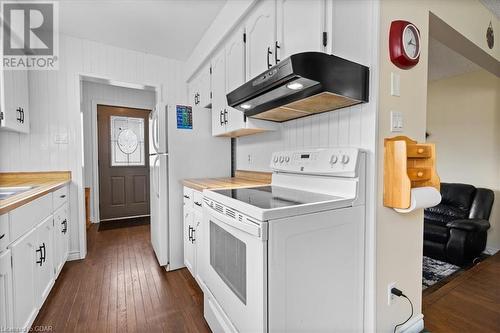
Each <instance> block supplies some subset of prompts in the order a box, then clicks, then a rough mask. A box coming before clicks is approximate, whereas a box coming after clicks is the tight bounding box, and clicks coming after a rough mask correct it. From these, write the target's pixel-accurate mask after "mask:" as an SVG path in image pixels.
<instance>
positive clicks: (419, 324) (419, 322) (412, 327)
mask: <svg viewBox="0 0 500 333" xmlns="http://www.w3.org/2000/svg"><path fill="white" fill-rule="evenodd" d="M423 329H424V315H423V314H421V313H420V314H418V315H416V316H413V318H412V319H410V320H409V321H408V322H407V323H406V324H404V325H403V326H399V327H398V329H397V330H396V332H397V333H420V332H422V331H423Z"/></svg>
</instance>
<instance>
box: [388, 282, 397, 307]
mask: <svg viewBox="0 0 500 333" xmlns="http://www.w3.org/2000/svg"><path fill="white" fill-rule="evenodd" d="M395 287H396V282H391V283H389V284H388V285H387V305H392V303H394V300H395V299H396V295H393V294H392V292H391V290H392V288H395Z"/></svg>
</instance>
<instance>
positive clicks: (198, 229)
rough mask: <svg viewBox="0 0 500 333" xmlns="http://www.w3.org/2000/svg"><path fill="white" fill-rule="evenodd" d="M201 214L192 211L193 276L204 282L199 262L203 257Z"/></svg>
mask: <svg viewBox="0 0 500 333" xmlns="http://www.w3.org/2000/svg"><path fill="white" fill-rule="evenodd" d="M202 219H203V214H202V213H200V212H196V213H194V229H195V231H194V252H195V260H196V264H195V278H196V281H198V283H199V284H200V282H202V284H204V282H203V279H202V277H201V276H202V275H203V274H202V265H203V263H202V262H201V261H202V260H203V258H204V256H203V254H202V252H203V225H202Z"/></svg>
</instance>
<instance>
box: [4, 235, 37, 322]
mask: <svg viewBox="0 0 500 333" xmlns="http://www.w3.org/2000/svg"><path fill="white" fill-rule="evenodd" d="M37 250H38V251H37ZM41 254H42V253H41V250H40V248H39V247H38V239H37V233H36V229H33V230H31V231H30V232H28V233H27V234H25V235H24V236H22V237H21V238H20V239H18V240H17V241H16V242H14V243H13V244H12V245H11V255H12V285H13V288H12V290H13V295H12V296H13V299H14V327H16V328H29V326H30V325H31V323H32V321H33V320H34V319H35V315H36V313H37V309H38V298H37V284H36V281H37V273H38V269H37V265H39V263H37V261H38V262H40V258H41Z"/></svg>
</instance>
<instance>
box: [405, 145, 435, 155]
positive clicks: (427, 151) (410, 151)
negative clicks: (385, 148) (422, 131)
mask: <svg viewBox="0 0 500 333" xmlns="http://www.w3.org/2000/svg"><path fill="white" fill-rule="evenodd" d="M406 154H407V156H408V157H409V158H429V157H431V147H430V146H426V145H408V148H407V150H406Z"/></svg>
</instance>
